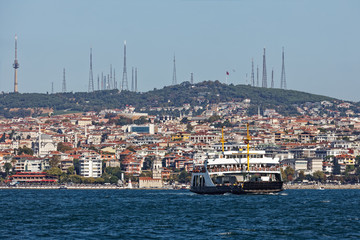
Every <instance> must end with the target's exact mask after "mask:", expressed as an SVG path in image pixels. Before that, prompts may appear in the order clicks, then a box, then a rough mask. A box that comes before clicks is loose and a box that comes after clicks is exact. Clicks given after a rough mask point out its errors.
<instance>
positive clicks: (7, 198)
mask: <svg viewBox="0 0 360 240" xmlns="http://www.w3.org/2000/svg"><path fill="white" fill-rule="evenodd" d="M0 213H1V214H0V217H1V219H0V238H1V239H41V238H43V239H360V220H359V219H360V190H324V191H320V190H287V191H284V192H282V193H280V194H279V195H254V196H237V195H220V196H207V195H196V194H193V193H191V192H188V191H182V190H181V191H166V190H0Z"/></svg>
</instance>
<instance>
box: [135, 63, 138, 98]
mask: <svg viewBox="0 0 360 240" xmlns="http://www.w3.org/2000/svg"><path fill="white" fill-rule="evenodd" d="M137 91H138V88H137V68H135V92H137Z"/></svg>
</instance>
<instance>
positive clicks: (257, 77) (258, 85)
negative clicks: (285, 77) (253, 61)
mask: <svg viewBox="0 0 360 240" xmlns="http://www.w3.org/2000/svg"><path fill="white" fill-rule="evenodd" d="M256 86H257V87H260V83H259V65H256Z"/></svg>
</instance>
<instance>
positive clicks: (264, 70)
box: [262, 48, 267, 88]
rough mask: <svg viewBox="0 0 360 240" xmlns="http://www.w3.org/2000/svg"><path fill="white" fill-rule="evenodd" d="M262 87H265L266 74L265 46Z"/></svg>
mask: <svg viewBox="0 0 360 240" xmlns="http://www.w3.org/2000/svg"><path fill="white" fill-rule="evenodd" d="M262 87H263V88H267V74H266V58H265V48H264V55H263V75H262Z"/></svg>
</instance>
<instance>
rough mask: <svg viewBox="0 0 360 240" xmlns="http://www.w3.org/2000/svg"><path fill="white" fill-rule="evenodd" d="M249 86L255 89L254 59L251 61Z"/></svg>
mask: <svg viewBox="0 0 360 240" xmlns="http://www.w3.org/2000/svg"><path fill="white" fill-rule="evenodd" d="M251 86H253V87H255V76H254V59H253V58H252V59H251Z"/></svg>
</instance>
